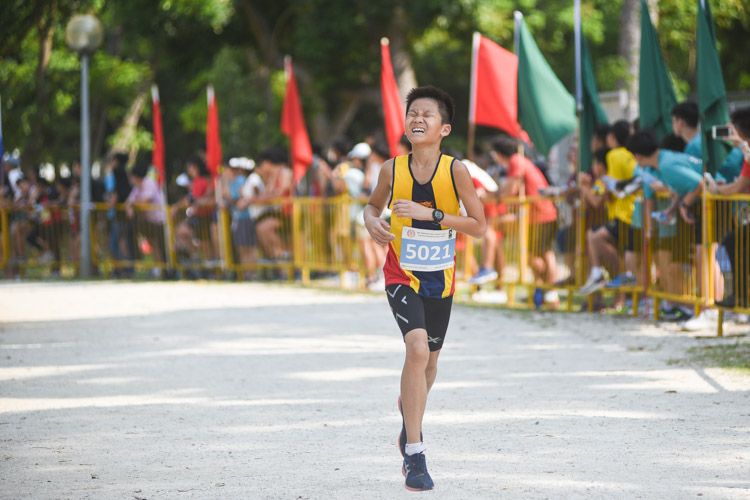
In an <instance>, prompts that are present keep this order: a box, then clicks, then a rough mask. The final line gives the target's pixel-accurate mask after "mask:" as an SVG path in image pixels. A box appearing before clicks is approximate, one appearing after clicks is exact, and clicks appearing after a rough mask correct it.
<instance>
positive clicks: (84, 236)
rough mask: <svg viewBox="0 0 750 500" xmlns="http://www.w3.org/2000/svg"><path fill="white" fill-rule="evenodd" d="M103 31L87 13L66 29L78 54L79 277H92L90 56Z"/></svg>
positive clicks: (71, 22)
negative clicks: (79, 131) (79, 159)
mask: <svg viewBox="0 0 750 500" xmlns="http://www.w3.org/2000/svg"><path fill="white" fill-rule="evenodd" d="M103 38H104V30H103V29H102V24H101V23H100V22H99V20H98V19H97V18H96V17H94V16H92V15H90V14H84V15H80V14H79V15H75V16H73V17H72V18H71V20H70V21H69V22H68V26H67V27H66V28H65V41H66V42H67V44H68V47H70V49H71V50H74V51H76V52H78V54H79V55H80V56H81V278H88V277H90V276H91V219H90V217H89V215H90V214H89V210H90V205H91V127H90V125H89V56H90V55H91V54H92V53H93V52H94V51H95V50H96V49H97V48H98V47H99V45H101V43H102V39H103Z"/></svg>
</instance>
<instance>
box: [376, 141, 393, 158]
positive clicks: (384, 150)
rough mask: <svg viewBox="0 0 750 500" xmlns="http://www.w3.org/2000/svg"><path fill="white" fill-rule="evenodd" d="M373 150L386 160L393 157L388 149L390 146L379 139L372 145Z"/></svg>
mask: <svg viewBox="0 0 750 500" xmlns="http://www.w3.org/2000/svg"><path fill="white" fill-rule="evenodd" d="M372 152H373V153H375V154H376V155H378V156H379V157H381V158H383V159H386V160H387V159H389V158H390V157H391V152H390V150H389V149H388V146H387V145H386V144H383V143H382V142H380V141H377V142H376V143H375V144H373V145H372Z"/></svg>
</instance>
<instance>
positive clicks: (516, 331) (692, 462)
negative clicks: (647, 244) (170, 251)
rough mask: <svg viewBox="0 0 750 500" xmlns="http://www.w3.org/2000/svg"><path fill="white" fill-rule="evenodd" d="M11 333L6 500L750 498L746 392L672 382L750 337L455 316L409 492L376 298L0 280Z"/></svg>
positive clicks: (4, 442)
mask: <svg viewBox="0 0 750 500" xmlns="http://www.w3.org/2000/svg"><path fill="white" fill-rule="evenodd" d="M0 321H1V322H2V323H1V325H2V326H1V327H0V498H3V499H6V498H7V499H18V498H34V499H36V498H40V499H47V498H50V499H51V498H71V499H82V498H97V499H98V498H102V499H109V498H113V499H114V498H117V499H128V498H130V499H132V498H138V499H144V498H145V499H161V498H177V499H193V498H195V499H204V498H230V499H235V498H250V499H255V498H260V499H263V498H273V499H275V498H279V499H307V498H312V499H329V498H336V499H338V498H341V499H350V498H364V499H370V498H373V499H377V498H384V499H389V500H392V499H398V498H414V496H419V497H420V498H440V499H464V498H488V499H495V498H520V499H543V498H551V499H560V498H565V499H568V498H586V499H589V498H604V499H611V498H627V499H631V498H652V499H665V498H675V499H683V498H699V497H702V498H711V499H713V498H737V499H739V498H748V497H750V377H748V376H747V375H744V374H742V373H740V372H735V371H725V370H721V369H710V368H700V367H696V366H692V365H690V364H682V365H681V364H674V361H675V360H680V359H686V358H687V357H688V356H687V354H686V351H687V349H688V348H690V347H692V346H698V345H713V344H722V343H734V342H737V341H741V342H746V341H747V337H734V338H725V339H716V338H701V337H696V336H689V335H686V334H679V333H676V332H674V331H671V330H665V329H664V327H661V326H658V325H653V324H644V323H643V322H640V321H638V320H633V319H628V318H611V317H601V316H597V315H587V314H565V313H537V312H517V311H516V312H514V311H505V310H497V309H480V308H471V307H465V306H456V307H454V312H453V317H452V321H451V328H450V329H449V337H448V341H447V343H446V347H445V349H444V350H443V351H444V352H443V353H442V356H441V359H440V369H439V373H438V381H437V383H436V384H435V387H434V389H433V391H432V393H431V394H430V398H429V402H428V409H427V415H426V417H425V421H424V429H423V430H424V435H425V442H426V444H427V459H428V466H429V469H430V472H431V474H432V476H433V478H434V480H435V482H436V489H435V490H434V491H432V492H424V493H411V492H408V491H406V490H405V489H404V486H403V478H402V476H401V470H400V469H401V458H400V455H399V452H398V449H397V447H396V438H397V435H398V432H399V430H400V426H401V422H400V417H399V416H398V413H397V409H396V398H397V396H398V392H399V389H398V387H399V376H400V370H401V363H402V360H403V344H402V342H401V338H400V334H399V333H398V330H397V329H396V325H395V323H394V321H393V319H392V317H391V315H390V311H389V309H388V305H387V302H386V300H385V297H383V296H380V295H376V294H373V295H363V294H354V293H351V294H345V293H342V292H323V291H318V290H309V289H302V288H298V287H293V286H271V285H254V284H216V283H212V284H201V283H143V284H135V283H106V282H104V283H90V284H86V283H79V284H70V283H68V284H53V283H32V284H25V283H18V284H16V283H3V284H0ZM706 333H707V334H708V333H712V332H706Z"/></svg>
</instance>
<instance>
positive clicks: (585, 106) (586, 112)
mask: <svg viewBox="0 0 750 500" xmlns="http://www.w3.org/2000/svg"><path fill="white" fill-rule="evenodd" d="M581 84H582V85H581V87H582V92H581V106H582V110H581V132H580V134H581V136H580V139H579V141H578V142H579V144H578V158H579V161H580V165H581V171H583V172H588V171H589V170H590V169H591V160H592V155H591V146H590V144H591V137H592V136H593V135H594V130H595V129H596V127H598V126H600V125H607V124H608V123H609V118H607V113H605V112H604V109H603V108H602V104H601V103H600V102H599V92H598V91H597V90H596V79H595V78H594V65H593V64H592V63H591V55H590V54H589V44H588V43H587V42H586V37H585V36H583V34H581Z"/></svg>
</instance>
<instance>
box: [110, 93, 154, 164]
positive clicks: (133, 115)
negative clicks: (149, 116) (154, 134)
mask: <svg viewBox="0 0 750 500" xmlns="http://www.w3.org/2000/svg"><path fill="white" fill-rule="evenodd" d="M150 87H151V82H148V84H147V85H144V86H143V88H141V90H140V91H139V92H138V95H137V96H136V97H135V99H133V102H132V103H131V104H130V109H128V112H127V114H126V115H125V118H124V119H123V120H122V124H121V125H120V127H119V128H118V129H117V132H115V141H114V143H113V144H112V148H111V149H110V150H109V153H112V152H113V151H133V150H135V145H134V140H135V133H136V130H137V128H138V120H140V119H141V114H142V113H143V107H144V106H145V105H146V98H147V97H148V95H149V88H150ZM109 153H108V154H109Z"/></svg>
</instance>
